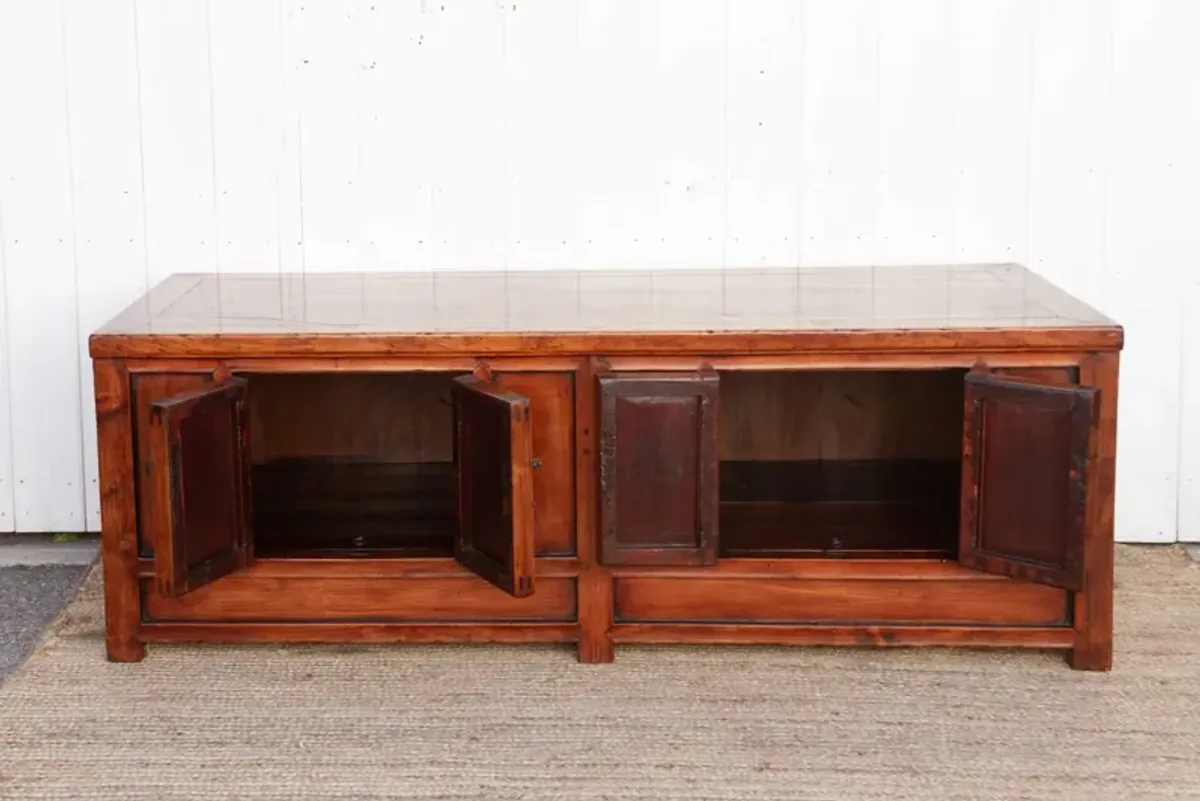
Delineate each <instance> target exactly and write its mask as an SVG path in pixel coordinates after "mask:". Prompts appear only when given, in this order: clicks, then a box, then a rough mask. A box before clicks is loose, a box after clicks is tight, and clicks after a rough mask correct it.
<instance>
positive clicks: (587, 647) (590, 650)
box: [579, 570, 613, 664]
mask: <svg viewBox="0 0 1200 801" xmlns="http://www.w3.org/2000/svg"><path fill="white" fill-rule="evenodd" d="M612 585H613V582H612V576H611V575H610V574H608V573H604V572H601V571H598V570H595V571H592V572H589V573H584V574H583V575H582V576H580V577H579V628H580V631H579V661H580V662H586V663H591V664H597V663H602V662H611V661H613V641H612V634H611V633H610V630H611V629H612V620H613V586H612Z"/></svg>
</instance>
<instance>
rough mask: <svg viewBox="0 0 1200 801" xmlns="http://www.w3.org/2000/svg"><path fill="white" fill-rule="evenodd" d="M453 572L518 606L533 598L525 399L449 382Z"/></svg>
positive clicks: (477, 383)
mask: <svg viewBox="0 0 1200 801" xmlns="http://www.w3.org/2000/svg"><path fill="white" fill-rule="evenodd" d="M453 396H454V478H455V491H456V497H457V502H458V535H457V536H456V537H455V539H454V557H455V559H457V560H458V562H459V564H461V565H462V566H463V567H465V568H467V569H468V570H470V571H471V572H473V573H475V574H477V575H479V576H480V577H481V578H483V579H485V580H487V581H489V582H491V583H492V584H495V585H496V586H497V587H499V588H500V589H502V590H504V591H505V592H507V593H508V594H509V595H513V596H515V597H517V598H523V597H525V596H527V595H530V594H532V593H533V569H534V568H533V551H534V541H533V426H532V424H531V423H530V419H529V399H528V398H526V397H524V396H523V395H518V394H516V393H515V392H509V391H507V390H504V389H501V388H500V387H498V386H496V385H495V384H492V383H490V382H488V381H484V380H483V379H480V378H476V377H474V376H464V377H461V378H457V379H455V384H454V388H453Z"/></svg>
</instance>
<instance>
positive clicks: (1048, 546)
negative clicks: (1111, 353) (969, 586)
mask: <svg viewBox="0 0 1200 801" xmlns="http://www.w3.org/2000/svg"><path fill="white" fill-rule="evenodd" d="M1095 395H1096V392H1095V390H1093V389H1090V388H1085V387H1052V386H1039V385H1036V384H1032V383H1025V382H1018V381H1012V380H1007V379H998V378H994V377H992V376H989V375H985V374H977V373H972V374H970V375H968V376H967V392H966V410H965V414H964V417H965V421H964V429H965V433H964V436H963V482H962V530H961V535H960V540H959V554H958V559H959V562H961V563H962V564H964V565H967V566H968V567H974V568H976V569H978V570H985V571H987V572H989V573H997V574H999V575H1005V576H1011V577H1013V578H1021V579H1027V580H1029V581H1036V582H1039V583H1042V584H1048V585H1050V586H1054V587H1063V588H1066V589H1070V590H1079V589H1082V582H1083V541H1084V536H1085V528H1084V522H1085V521H1084V515H1085V512H1086V504H1087V493H1086V490H1087V483H1086V482H1087V473H1088V462H1089V459H1088V442H1089V434H1090V431H1091V428H1092V425H1093V419H1092V418H1093V409H1094V405H1095Z"/></svg>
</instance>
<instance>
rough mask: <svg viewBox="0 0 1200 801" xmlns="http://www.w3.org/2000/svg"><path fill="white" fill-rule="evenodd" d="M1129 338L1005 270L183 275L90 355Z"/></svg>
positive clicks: (552, 350) (677, 350)
mask: <svg viewBox="0 0 1200 801" xmlns="http://www.w3.org/2000/svg"><path fill="white" fill-rule="evenodd" d="M229 297H237V298H238V303H237V304H236V311H235V312H230V311H228V308H229V304H227V303H223V302H222V301H223V299H224V298H229ZM784 298H786V299H789V300H791V302H781V299H784ZM1121 341H1122V333H1121V329H1120V327H1119V326H1117V325H1116V324H1114V323H1113V322H1112V321H1111V320H1109V319H1108V318H1106V317H1104V316H1103V315H1101V314H1099V313H1097V312H1096V311H1095V310H1093V309H1091V308H1089V307H1088V306H1086V305H1085V304H1083V303H1081V302H1079V301H1078V300H1076V299H1075V298H1073V297H1072V296H1071V295H1069V294H1067V293H1066V292H1063V291H1062V290H1061V289H1058V288H1057V287H1055V286H1053V285H1052V284H1050V283H1049V282H1047V281H1046V280H1045V279H1043V278H1041V277H1039V276H1037V275H1036V274H1034V273H1031V272H1029V271H1028V270H1026V269H1025V268H1023V267H1021V266H1019V265H1012V264H1002V265H948V266H941V265H937V266H913V267H838V268H799V269H798V268H764V269H753V270H751V269H738V268H730V269H709V270H660V271H625V270H622V271H600V270H589V271H579V272H575V271H570V270H562V271H555V272H553V273H547V272H521V271H517V270H506V271H504V272H470V273H465V274H454V273H445V272H441V273H400V274H386V273H368V274H338V275H313V274H303V275H300V274H283V275H279V274H272V275H222V276H219V277H218V276H212V275H176V276H172V277H171V278H169V279H167V280H166V281H165V282H163V283H162V284H160V285H159V286H156V287H155V288H154V289H152V290H151V292H150V293H149V294H148V295H147V297H145V298H143V299H141V300H139V301H138V302H137V303H135V304H133V305H132V306H130V307H129V308H128V309H127V310H125V312H124V313H122V314H121V315H120V316H119V317H118V318H117V319H116V320H114V321H112V322H111V323H110V324H109V325H107V326H105V327H104V328H103V329H102V330H101V331H98V332H97V333H96V334H95V335H94V336H93V337H92V340H91V354H92V355H93V356H109V357H149V358H155V357H170V356H182V357H206V356H220V357H232V356H258V355H266V356H272V357H281V356H286V357H290V356H301V357H307V356H311V355H324V356H331V355H332V356H371V355H379V356H387V355H391V354H408V355H411V354H417V353H426V354H428V353H436V354H443V355H449V354H461V355H466V356H492V355H510V354H531V353H536V354H543V355H555V354H557V355H562V354H568V355H581V356H583V355H589V354H605V355H608V354H617V353H632V354H645V353H649V352H656V353H663V354H668V355H677V354H681V353H705V354H707V353H724V354H730V353H747V354H756V353H771V352H774V353H807V352H844V351H858V352H863V353H870V352H873V351H886V350H897V349H898V350H917V351H921V350H939V349H941V350H961V349H970V350H973V351H1000V350H1037V349H1061V348H1070V347H1076V348H1082V349H1092V348H1096V349H1109V348H1119V347H1120V346H1121Z"/></svg>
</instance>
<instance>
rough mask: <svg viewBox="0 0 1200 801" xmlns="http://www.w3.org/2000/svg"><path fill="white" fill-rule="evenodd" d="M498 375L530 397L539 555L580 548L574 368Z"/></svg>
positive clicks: (506, 386) (502, 383)
mask: <svg viewBox="0 0 1200 801" xmlns="http://www.w3.org/2000/svg"><path fill="white" fill-rule="evenodd" d="M492 376H493V379H494V380H495V382H496V384H497V385H498V386H500V387H502V388H504V389H507V390H509V391H510V392H515V393H517V394H518V395H523V396H525V397H526V398H529V409H530V415H531V416H532V418H533V458H534V460H535V465H536V468H535V469H534V471H533V506H534V509H535V512H536V513H535V514H534V521H533V525H534V541H535V544H536V546H537V555H538V556H539V557H541V556H565V555H570V554H573V553H576V550H575V491H576V490H575V433H574V431H575V419H574V418H575V382H574V374H573V373H571V372H554V373H546V372H520V373H507V372H499V373H493V374H492Z"/></svg>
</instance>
